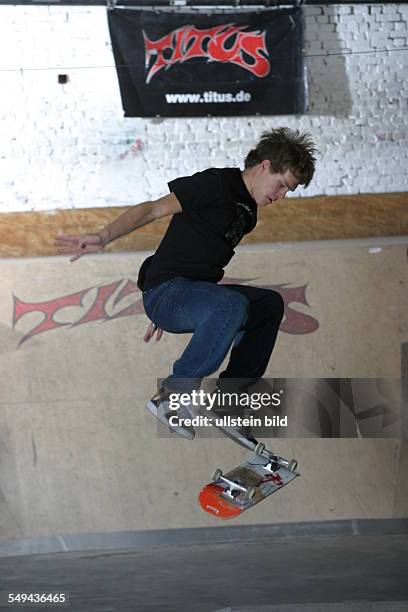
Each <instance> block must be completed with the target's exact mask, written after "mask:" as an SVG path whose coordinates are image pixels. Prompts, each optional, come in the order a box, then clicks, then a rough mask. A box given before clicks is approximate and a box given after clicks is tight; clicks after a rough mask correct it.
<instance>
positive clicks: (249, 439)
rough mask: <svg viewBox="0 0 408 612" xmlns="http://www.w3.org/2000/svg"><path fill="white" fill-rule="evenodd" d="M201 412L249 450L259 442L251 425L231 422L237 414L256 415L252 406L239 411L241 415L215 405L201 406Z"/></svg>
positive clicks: (243, 415) (244, 416) (242, 416)
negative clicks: (236, 424)
mask: <svg viewBox="0 0 408 612" xmlns="http://www.w3.org/2000/svg"><path fill="white" fill-rule="evenodd" d="M198 412H199V414H201V415H203V416H206V417H208V419H209V420H210V421H211V422H212V424H213V425H214V426H215V427H217V429H219V430H220V431H222V432H223V434H225V435H226V436H227V437H228V438H230V439H231V440H233V441H234V442H236V443H237V444H239V445H240V446H243V447H244V448H248V449H249V450H254V449H255V447H256V445H257V444H258V440H257V439H256V438H255V435H254V430H253V428H252V427H251V426H250V425H247V426H245V425H242V426H241V427H237V426H235V425H233V424H231V422H230V421H231V420H232V419H236V417H237V416H240V417H241V418H245V419H247V418H249V417H250V416H253V415H254V411H253V410H252V408H245V409H244V410H242V411H240V412H239V415H236V414H234V415H232V414H231V411H230V410H226V409H225V408H220V407H218V406H214V408H213V409H212V410H206V408H204V407H201V408H199V409H198Z"/></svg>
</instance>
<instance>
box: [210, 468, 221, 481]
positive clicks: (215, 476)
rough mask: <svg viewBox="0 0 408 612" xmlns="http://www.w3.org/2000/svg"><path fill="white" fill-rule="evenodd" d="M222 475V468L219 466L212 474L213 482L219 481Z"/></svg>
mask: <svg viewBox="0 0 408 612" xmlns="http://www.w3.org/2000/svg"><path fill="white" fill-rule="evenodd" d="M221 476H222V470H220V469H219V468H217V469H216V470H215V472H214V473H213V475H212V481H213V482H218V481H219V479H220V478H221Z"/></svg>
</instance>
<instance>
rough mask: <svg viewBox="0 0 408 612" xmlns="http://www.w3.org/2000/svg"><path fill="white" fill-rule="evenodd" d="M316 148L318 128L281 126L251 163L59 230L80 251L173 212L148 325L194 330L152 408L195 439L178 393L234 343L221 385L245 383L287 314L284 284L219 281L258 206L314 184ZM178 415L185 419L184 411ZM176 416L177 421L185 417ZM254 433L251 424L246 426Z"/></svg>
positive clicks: (259, 368)
mask: <svg viewBox="0 0 408 612" xmlns="http://www.w3.org/2000/svg"><path fill="white" fill-rule="evenodd" d="M315 153H316V148H315V146H314V143H313V141H312V139H311V138H310V136H309V135H308V134H301V133H300V132H298V131H297V130H290V129H289V128H285V127H282V128H278V129H274V130H272V131H270V132H265V133H264V134H263V135H262V137H261V139H260V141H259V142H258V144H257V145H256V147H255V148H254V149H252V150H251V151H249V153H248V155H247V157H246V159H245V168H244V170H243V171H241V170H240V169H239V168H209V169H208V170H204V171H203V172H197V173H196V174H194V175H192V176H187V177H182V178H177V179H175V180H173V181H170V183H169V184H168V186H169V191H170V193H169V194H168V195H165V196H163V197H161V198H159V199H158V200H155V201H149V202H144V203H141V204H138V205H136V206H133V207H132V208H130V209H129V210H128V211H126V212H125V213H123V214H122V215H120V216H119V217H118V218H117V219H115V220H114V221H113V222H112V223H110V224H109V225H107V226H106V227H104V228H103V229H102V230H101V231H100V232H98V233H95V234H88V235H79V236H58V237H57V239H56V246H57V248H58V252H59V253H60V254H72V255H73V257H72V259H71V261H74V260H76V259H78V258H79V257H81V256H82V255H84V254H86V253H94V252H97V251H101V250H102V249H103V248H104V247H105V246H106V245H107V244H108V243H110V242H112V241H113V240H115V239H116V238H119V237H120V236H123V235H124V234H127V233H129V232H132V231H133V230H135V229H136V228H138V227H141V226H143V225H146V224H147V223H150V222H151V221H153V220H155V219H160V218H163V217H166V216H168V215H172V219H171V221H170V225H169V227H168V229H167V231H166V233H165V235H164V237H163V239H162V241H161V243H160V245H159V247H158V249H157V250H156V252H155V254H154V255H152V256H151V257H148V258H147V259H146V260H145V261H144V263H143V264H142V266H141V268H140V271H139V276H138V287H139V288H140V290H141V291H142V294H143V304H144V308H145V311H146V314H147V316H148V317H149V319H150V321H151V324H150V326H149V328H148V330H147V333H146V335H145V340H146V341H148V340H150V339H151V338H152V337H153V336H154V334H155V333H156V334H157V339H160V337H161V335H162V330H165V331H168V332H170V333H185V332H191V333H192V337H191V339H190V341H189V343H188V344H187V347H186V348H185V350H184V351H183V353H182V354H181V356H180V357H179V358H178V359H177V361H175V363H174V365H173V370H172V373H171V374H170V375H169V376H167V378H165V379H164V381H163V383H162V386H161V387H160V388H159V389H158V391H157V393H155V394H154V395H153V397H152V398H151V399H150V400H149V402H148V403H147V408H148V410H149V411H150V412H151V413H152V414H154V415H155V416H156V417H158V418H159V419H160V420H161V421H162V422H164V423H166V424H167V425H169V426H170V423H169V419H170V417H173V418H172V419H171V422H172V425H171V429H173V430H174V431H176V432H177V433H179V434H180V435H183V436H185V437H187V438H189V439H193V438H194V436H195V431H194V428H193V427H192V426H191V425H190V424H189V423H188V421H187V419H188V418H190V417H191V410H190V409H189V407H188V406H184V405H181V404H180V406H179V408H178V410H177V411H176V415H175V411H174V410H172V409H171V408H170V402H169V398H171V397H172V394H175V393H186V392H187V393H191V392H192V391H193V390H196V389H198V388H199V387H200V383H201V380H202V379H203V378H204V377H205V376H208V375H210V374H212V373H214V372H215V371H216V370H217V369H218V368H219V367H220V365H221V364H222V362H223V361H224V358H225V357H226V355H227V354H228V351H229V349H230V348H231V346H232V351H231V355H230V358H229V362H228V365H227V366H226V368H225V370H224V371H223V372H222V373H221V374H220V376H219V379H218V385H219V388H220V390H221V391H222V390H223V389H228V388H229V387H228V383H229V382H231V379H233V380H236V379H240V380H241V383H242V384H241V388H242V389H244V388H245V387H248V386H249V385H250V384H253V383H255V382H256V381H257V380H259V379H260V378H261V377H262V375H263V374H264V372H265V370H266V367H267V365H268V361H269V359H270V356H271V353H272V350H273V348H274V345H275V340H276V336H277V333H278V330H279V326H280V323H281V320H282V318H283V314H284V304H283V299H282V297H281V295H280V294H279V293H277V292H276V291H272V290H268V289H261V288H258V287H252V286H244V285H219V284H218V283H219V281H220V280H221V279H222V277H223V274H224V268H225V266H226V265H227V264H228V262H229V261H230V259H231V258H232V256H233V255H234V249H235V247H236V245H237V244H238V243H239V242H240V240H241V239H242V237H243V236H244V235H245V234H247V233H248V232H250V231H252V230H253V229H254V227H255V225H256V222H257V211H258V208H262V207H265V206H268V205H269V204H271V203H272V202H275V201H276V200H279V199H282V198H284V197H285V196H286V194H287V193H288V191H294V190H295V189H296V188H297V187H298V185H300V184H301V185H304V186H305V187H307V186H308V185H309V183H310V181H311V179H312V177H313V174H314V170H315V161H316V160H315V157H314V155H315ZM174 416H177V419H174ZM175 422H176V423H175ZM237 436H241V437H243V438H244V439H251V438H252V437H253V432H252V431H251V428H243V429H242V430H240V431H237Z"/></svg>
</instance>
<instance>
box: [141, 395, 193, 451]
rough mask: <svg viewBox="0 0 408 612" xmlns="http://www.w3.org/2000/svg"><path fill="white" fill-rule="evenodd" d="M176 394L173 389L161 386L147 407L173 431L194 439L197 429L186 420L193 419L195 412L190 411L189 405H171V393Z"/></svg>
mask: <svg viewBox="0 0 408 612" xmlns="http://www.w3.org/2000/svg"><path fill="white" fill-rule="evenodd" d="M174 394H175V392H174V391H172V390H171V389H166V388H165V387H161V388H160V389H159V390H158V391H157V393H155V394H154V395H153V397H152V398H151V399H150V400H149V401H148V402H147V404H146V408H147V410H148V411H149V412H150V414H152V415H153V416H155V417H156V418H157V419H159V421H160V422H161V423H163V425H166V427H168V428H169V429H170V430H171V431H174V433H176V434H178V435H179V436H183V437H184V438H187V439H188V440H194V438H195V433H196V432H195V429H194V427H193V426H192V425H190V424H189V423H188V421H186V419H191V418H192V417H193V414H192V412H190V410H189V406H184V405H183V404H180V405H179V406H178V408H176V409H174V408H172V407H171V406H170V395H174Z"/></svg>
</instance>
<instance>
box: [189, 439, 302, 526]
mask: <svg viewBox="0 0 408 612" xmlns="http://www.w3.org/2000/svg"><path fill="white" fill-rule="evenodd" d="M255 451H256V452H255V454H254V455H253V456H252V457H251V458H250V459H248V460H247V461H244V463H241V465H239V466H238V467H236V468H234V469H233V470H231V471H230V472H227V473H226V474H225V475H223V474H222V472H221V470H219V469H218V470H216V471H215V472H214V475H213V479H212V482H210V483H208V484H206V485H205V486H204V488H203V489H202V490H201V492H200V494H199V502H200V506H201V508H202V509H203V510H204V511H205V512H208V513H209V514H212V515H214V516H216V517H217V518H221V519H229V518H234V517H235V516H238V515H239V514H241V513H242V512H244V511H245V510H248V508H252V506H255V504H257V503H259V502H260V501H262V500H263V499H265V498H266V497H269V495H272V493H276V491H278V490H279V489H281V488H282V487H284V486H285V485H287V484H288V483H289V482H291V481H292V480H294V479H295V478H296V477H297V476H299V474H298V473H297V472H296V471H295V470H296V467H297V462H296V461H295V460H294V459H292V460H291V461H288V460H287V459H284V458H283V457H279V456H278V455H275V454H274V453H272V452H271V451H268V450H267V449H265V447H264V445H263V444H261V443H260V444H258V445H257V447H256V449H255Z"/></svg>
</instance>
